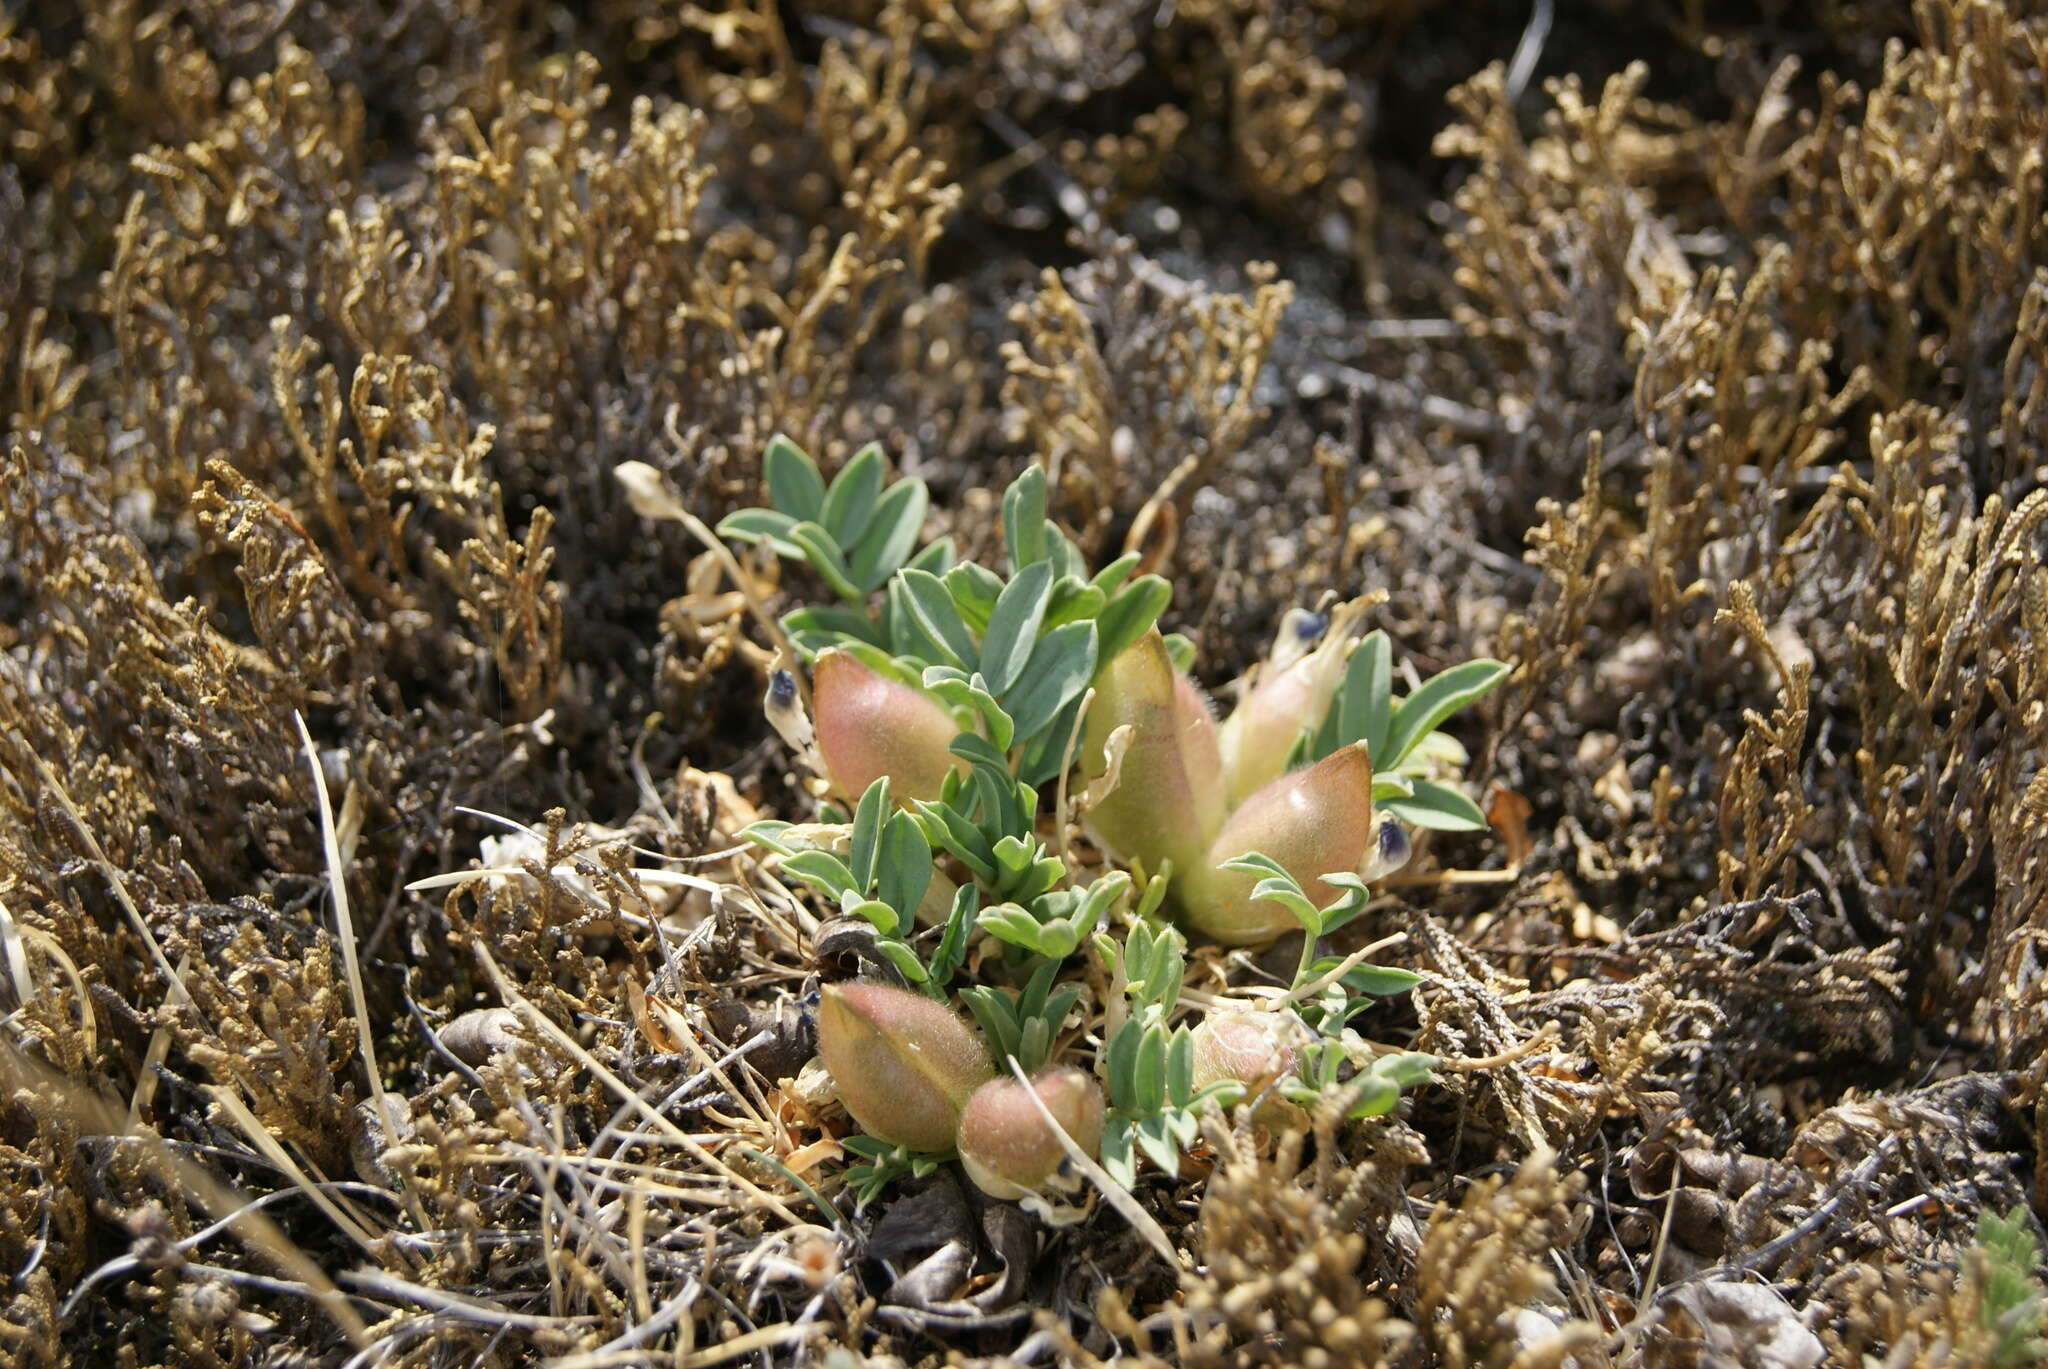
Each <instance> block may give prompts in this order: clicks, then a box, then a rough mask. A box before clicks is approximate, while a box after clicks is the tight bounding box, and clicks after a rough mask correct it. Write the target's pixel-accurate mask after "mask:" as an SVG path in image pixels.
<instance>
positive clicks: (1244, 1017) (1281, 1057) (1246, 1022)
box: [1191, 1012, 1303, 1127]
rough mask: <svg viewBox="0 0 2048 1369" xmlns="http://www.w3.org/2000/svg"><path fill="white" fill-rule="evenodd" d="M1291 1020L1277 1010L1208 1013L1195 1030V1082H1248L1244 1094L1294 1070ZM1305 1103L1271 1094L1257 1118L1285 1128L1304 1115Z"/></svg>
mask: <svg viewBox="0 0 2048 1369" xmlns="http://www.w3.org/2000/svg"><path fill="white" fill-rule="evenodd" d="M1285 1026H1286V1024H1285V1023H1284V1022H1283V1021H1281V1020H1280V1019H1279V1018H1278V1017H1276V1016H1275V1015H1274V1014H1272V1013H1261V1012H1219V1013H1216V1014H1215V1015H1213V1016H1211V1017H1208V1018H1205V1019H1204V1020H1203V1021H1202V1023H1201V1024H1200V1025H1199V1026H1197V1027H1196V1028H1195V1029H1194V1031H1193V1033H1191V1036H1192V1041H1193V1046H1194V1064H1195V1068H1194V1084H1195V1087H1196V1088H1197V1089H1205V1088H1208V1087H1209V1086H1210V1085H1211V1084H1220V1083H1222V1082H1224V1081H1225V1080H1231V1081H1235V1082H1236V1083H1239V1084H1242V1085H1244V1090H1245V1098H1246V1099H1252V1098H1256V1097H1257V1096H1258V1095H1259V1093H1260V1092H1261V1091H1263V1090H1265V1089H1267V1088H1268V1087H1270V1086H1271V1085H1273V1084H1276V1083H1278V1082H1279V1081H1280V1080H1282V1079H1285V1078H1286V1077H1287V1076H1288V1075H1290V1074H1292V1073H1293V1072H1294V1067H1295V1064H1296V1062H1297V1059H1298V1057H1297V1055H1296V1052H1295V1049H1294V1047H1293V1045H1291V1044H1290V1043H1289V1042H1288V1040H1287V1038H1286V1032H1285ZM1302 1115H1303V1114H1302V1111H1301V1109H1300V1108H1297V1107H1295V1106H1294V1105H1293V1104H1292V1103H1290V1102H1288V1101H1287V1100H1286V1099H1284V1098H1282V1097H1280V1096H1279V1094H1277V1093H1268V1094H1267V1095H1266V1097H1265V1099H1264V1100H1263V1101H1261V1102H1260V1104H1259V1106H1258V1109H1257V1110H1256V1111H1255V1112H1254V1113H1253V1114H1252V1119H1253V1120H1254V1121H1256V1122H1258V1123H1260V1124H1261V1125H1263V1126H1269V1127H1281V1126H1286V1125H1289V1124H1290V1123H1294V1122H1297V1121H1299V1120H1300V1119H1301V1117H1302Z"/></svg>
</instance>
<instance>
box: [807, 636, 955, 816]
mask: <svg viewBox="0 0 2048 1369" xmlns="http://www.w3.org/2000/svg"><path fill="white" fill-rule="evenodd" d="M811 712H812V714H813V726H814V727H815V728H816V732H817V740H818V753H819V755H820V756H821V757H823V759H824V762H825V770H826V773H827V775H828V776H829V777H830V778H831V780H832V783H833V784H834V785H836V786H837V787H838V788H839V789H840V790H841V791H842V792H843V793H844V794H845V795H846V796H847V797H849V798H854V799H858V798H859V797H860V796H861V795H862V794H864V793H866V792H867V788H868V786H869V785H871V784H873V783H874V782H875V781H876V780H878V779H880V778H881V777H882V776H884V775H887V776H888V777H889V791H890V793H891V795H892V796H893V797H894V798H895V799H896V800H897V802H899V803H907V802H909V801H910V800H912V799H924V800H926V801H927V802H930V801H933V800H936V799H937V798H938V797H939V788H940V786H941V785H943V784H944V783H945V782H946V773H947V772H948V771H950V770H952V769H953V768H954V767H956V766H961V765H964V762H962V761H961V760H960V758H959V757H957V756H955V755H953V754H952V752H951V751H950V750H949V749H948V748H950V747H951V746H952V744H953V739H954V738H955V737H957V736H959V735H960V727H959V724H958V723H956V722H954V720H953V715H952V714H950V713H948V712H947V711H946V710H945V709H944V708H942V707H941V706H940V705H939V703H938V702H937V701H936V700H934V699H932V698H931V697H930V696H929V695H926V694H924V693H922V692H920V691H918V690H915V689H912V688H911V687H910V686H909V685H907V684H904V683H903V682H902V681H900V680H892V679H890V678H889V677H888V676H886V675H882V674H879V673H877V672H876V671H873V670H870V669H869V668H868V667H867V666H866V665H865V664H863V663H862V662H861V660H860V659H859V658H858V657H856V656H854V655H852V654H851V653H849V652H844V651H825V652H821V653H819V656H818V659H817V661H816V663H815V664H813V666H812V667H811Z"/></svg>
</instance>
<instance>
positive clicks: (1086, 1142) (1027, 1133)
mask: <svg viewBox="0 0 2048 1369" xmlns="http://www.w3.org/2000/svg"><path fill="white" fill-rule="evenodd" d="M1033 1093H1035V1094H1037V1095H1038V1098H1039V1101H1040V1102H1043V1103H1044V1104H1045V1109H1046V1112H1049V1113H1051V1114H1052V1116H1053V1119H1054V1120H1055V1121H1057V1122H1058V1123H1059V1124H1060V1129H1061V1130H1062V1131H1064V1132H1066V1133H1067V1135H1068V1136H1069V1137H1071V1138H1072V1139H1073V1142H1074V1144H1075V1145H1077V1146H1079V1147H1080V1148H1081V1150H1082V1151H1083V1153H1085V1154H1086V1155H1087V1156H1088V1157H1089V1158H1090V1159H1093V1158H1095V1155H1096V1152H1097V1151H1099V1150H1100V1149H1101V1147H1102V1114H1103V1103H1102V1089H1101V1087H1100V1086H1099V1085H1097V1084H1096V1082H1095V1080H1094V1079H1092V1078H1090V1077H1089V1076H1088V1075H1086V1074H1083V1073H1082V1072H1081V1071H1080V1070H1077V1069H1072V1068H1066V1067H1062V1068H1060V1069H1050V1070H1045V1071H1042V1072H1041V1073H1039V1074H1038V1075H1037V1076H1035V1077H1034V1078H1033V1079H1032V1081H1031V1087H1030V1089H1029V1091H1027V1090H1026V1089H1025V1087H1024V1085H1022V1084H1020V1083H1018V1082H1017V1081H1016V1080H1014V1079H1002V1078H998V1079H992V1080H990V1081H989V1082H988V1083H986V1084H983V1085H982V1086H981V1088H980V1089H979V1090H977V1091H976V1093H975V1094H974V1096H973V1097H972V1098H969V1099H968V1100H967V1106H966V1108H965V1109H963V1110H962V1112H961V1114H960V1164H961V1166H962V1168H964V1169H965V1170H966V1171H967V1177H968V1178H970V1179H972V1180H974V1183H975V1186H976V1187H977V1188H979V1189H980V1190H981V1191H982V1192H983V1193H986V1194H988V1195H989V1196H990V1197H991V1198H1002V1199H1006V1200H1012V1201H1014V1200H1016V1199H1018V1198H1024V1197H1028V1196H1029V1195H1031V1194H1033V1193H1038V1192H1041V1191H1043V1190H1044V1189H1046V1188H1048V1187H1065V1188H1069V1189H1071V1188H1072V1187H1073V1186H1074V1183H1073V1181H1071V1180H1066V1181H1063V1179H1062V1172H1061V1166H1062V1164H1063V1162H1064V1161H1065V1160H1066V1158H1067V1152H1066V1149H1065V1147H1063V1146H1061V1145H1060V1143H1059V1138H1058V1137H1056V1136H1054V1135H1053V1134H1052V1132H1051V1130H1050V1129H1049V1128H1047V1126H1046V1124H1045V1117H1044V1115H1043V1114H1041V1113H1040V1112H1039V1110H1038V1108H1037V1107H1036V1106H1035V1105H1034V1104H1033V1103H1032V1101H1031V1094H1033Z"/></svg>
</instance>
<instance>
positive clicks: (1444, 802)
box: [1380, 780, 1486, 832]
mask: <svg viewBox="0 0 2048 1369" xmlns="http://www.w3.org/2000/svg"><path fill="white" fill-rule="evenodd" d="M1380 807H1381V809H1383V810H1384V811H1386V812H1388V813H1392V814H1393V815H1394V816H1395V817H1397V818H1399V819H1401V821H1403V822H1405V823H1408V824H1410V825H1411V826H1415V827H1427V828H1430V829H1431V830H1433V831H1437V832H1479V831H1484V830H1485V828H1486V814H1484V813H1482V812H1480V811H1479V805H1478V804H1476V803H1474V802H1472V800H1471V799H1469V798H1467V797H1466V796H1465V794H1464V791H1462V790H1459V789H1454V788H1452V787H1451V786H1450V785H1448V784H1438V783H1437V782H1436V781H1435V780H1417V781H1415V792H1414V794H1412V795H1410V796H1409V797H1407V798H1397V799H1388V800H1387V801H1386V802H1384V803H1382V804H1381V805H1380Z"/></svg>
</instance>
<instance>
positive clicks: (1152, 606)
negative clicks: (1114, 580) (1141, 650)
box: [1095, 575, 1173, 665]
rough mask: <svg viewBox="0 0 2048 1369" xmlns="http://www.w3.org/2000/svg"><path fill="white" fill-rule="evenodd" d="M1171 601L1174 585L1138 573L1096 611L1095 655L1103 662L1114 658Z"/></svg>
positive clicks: (1105, 662)
mask: <svg viewBox="0 0 2048 1369" xmlns="http://www.w3.org/2000/svg"><path fill="white" fill-rule="evenodd" d="M1172 602H1173V586H1172V585H1169V584H1167V583H1166V581H1164V580H1162V579H1160V578H1159V577H1158V576H1157V575H1141V576H1139V577H1138V578H1137V579H1135V580H1133V581H1131V583H1129V584H1128V585H1125V586H1124V587H1123V588H1122V589H1120V590H1118V591H1117V592H1116V593H1115V594H1114V595H1113V596H1111V598H1110V600H1109V602H1108V603H1106V604H1104V605H1103V606H1102V611H1101V612H1100V613H1098V614H1096V615H1095V630H1096V631H1097V632H1098V633H1100V634H1101V640H1100V641H1099V642H1098V643H1097V645H1098V647H1099V648H1100V656H1099V658H1098V659H1100V661H1101V662H1102V663H1103V664H1104V665H1107V664H1109V663H1110V662H1111V661H1113V660H1115V659H1116V658H1117V657H1118V655H1120V654H1121V653H1122V652H1123V650H1124V648H1125V647H1128V646H1129V645H1130V644H1131V643H1133V642H1135V641H1137V640H1138V639H1139V638H1140V637H1142V636H1144V635H1145V634H1146V632H1148V631H1149V630H1150V629H1151V627H1152V625H1153V624H1154V623H1156V622H1158V621H1159V615H1160V614H1162V613H1164V612H1165V611H1166V606H1167V605H1168V604H1170V603H1172Z"/></svg>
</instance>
